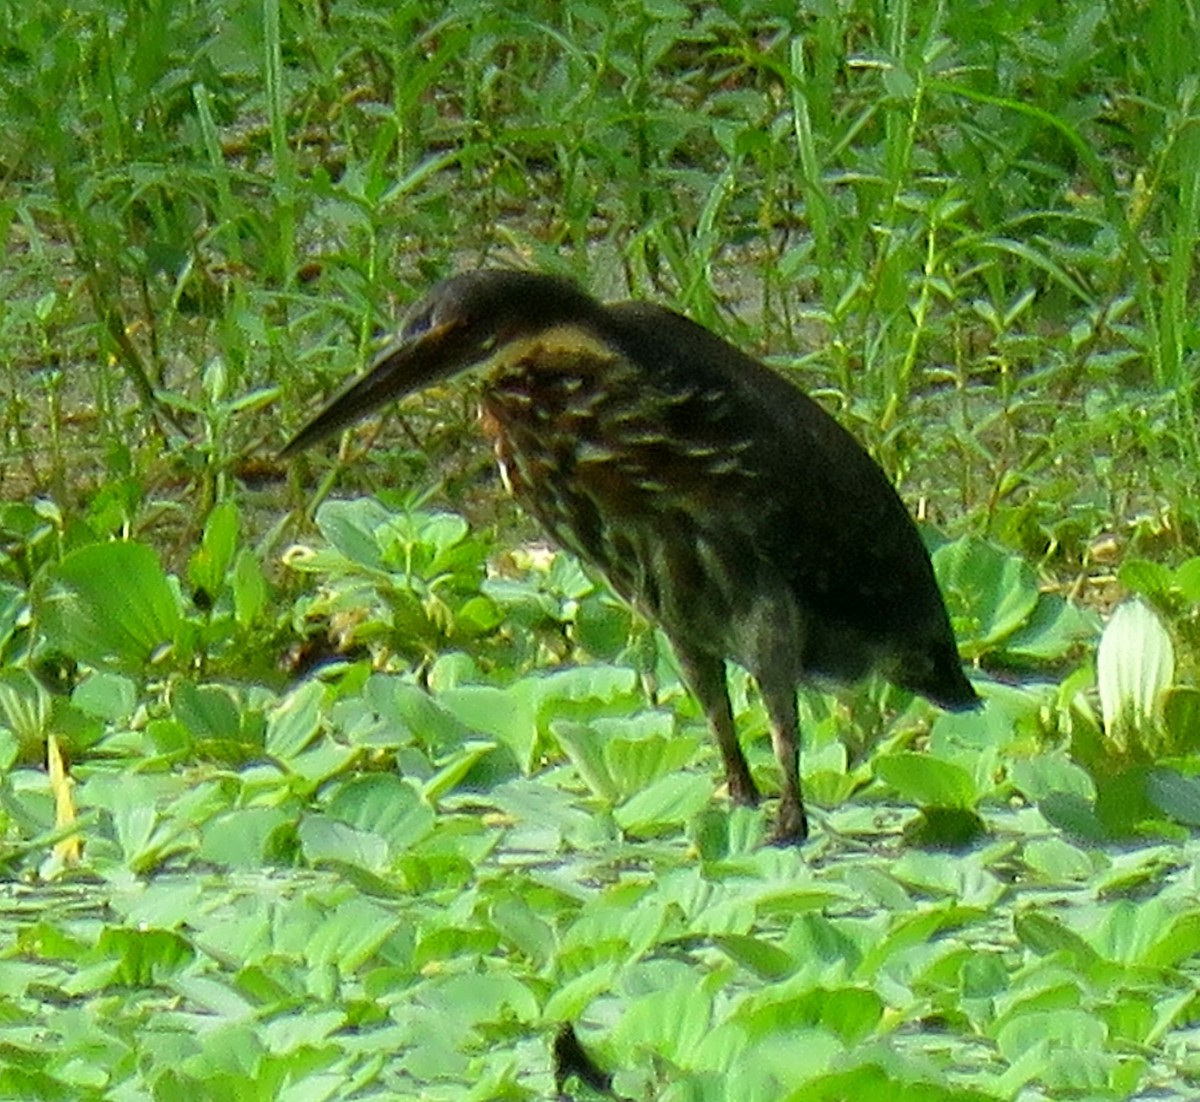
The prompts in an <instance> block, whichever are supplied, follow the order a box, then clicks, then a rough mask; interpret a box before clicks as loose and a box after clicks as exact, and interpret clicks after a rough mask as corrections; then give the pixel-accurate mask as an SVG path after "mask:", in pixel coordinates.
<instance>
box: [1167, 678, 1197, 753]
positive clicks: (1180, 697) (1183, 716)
mask: <svg viewBox="0 0 1200 1102" xmlns="http://www.w3.org/2000/svg"><path fill="white" fill-rule="evenodd" d="M1162 720H1163V731H1164V732H1165V734H1166V739H1167V742H1166V749H1167V751H1168V753H1171V754H1179V755H1186V754H1195V753H1196V752H1197V751H1200V689H1196V688H1193V687H1192V686H1190V685H1173V686H1172V687H1171V688H1169V689H1168V690H1167V691H1166V693H1165V694H1164V695H1163V697H1162Z"/></svg>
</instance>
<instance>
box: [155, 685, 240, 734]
mask: <svg viewBox="0 0 1200 1102" xmlns="http://www.w3.org/2000/svg"><path fill="white" fill-rule="evenodd" d="M172 704H173V705H174V709H173V710H174V712H175V716H176V718H178V719H179V721H180V722H181V723H182V724H183V725H184V726H185V727H186V728H187V729H188V731H189V732H190V733H191V735H192V737H193V738H196V739H230V740H236V739H237V738H238V737H239V735H240V734H241V729H242V722H241V713H240V711H239V709H238V704H237V701H235V700H234V699H233V696H232V695H231V694H230V692H229V690H228V689H225V688H224V687H222V686H219V685H198V684H196V683H195V682H193V681H180V682H178V683H177V684H176V685H175V690H174V693H173V694H172Z"/></svg>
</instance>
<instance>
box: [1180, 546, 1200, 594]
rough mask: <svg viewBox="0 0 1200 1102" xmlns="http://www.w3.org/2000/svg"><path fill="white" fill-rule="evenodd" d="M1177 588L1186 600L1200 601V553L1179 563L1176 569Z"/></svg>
mask: <svg viewBox="0 0 1200 1102" xmlns="http://www.w3.org/2000/svg"><path fill="white" fill-rule="evenodd" d="M1175 588H1176V589H1178V590H1179V592H1180V593H1181V594H1182V595H1183V598H1184V600H1187V601H1192V602H1194V603H1200V555H1197V556H1195V557H1194V558H1190V559H1188V560H1187V561H1186V562H1183V563H1181V564H1180V565H1179V569H1178V570H1176V571H1175Z"/></svg>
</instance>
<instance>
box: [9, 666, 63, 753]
mask: <svg viewBox="0 0 1200 1102" xmlns="http://www.w3.org/2000/svg"><path fill="white" fill-rule="evenodd" d="M50 715H51V701H50V694H49V693H48V692H46V690H45V689H44V688H43V687H42V685H41V682H39V681H38V680H37V678H36V677H34V676H33V674H31V673H29V671H28V670H20V669H15V668H12V667H9V668H6V669H0V725H3V726H5V727H7V728H8V729H9V730H10V731H11V732H12V733H13V734H14V735H15V736H16V738H17V741H18V742H19V743H20V745H21V746H22V747H23V748H24V750H25V752H26V753H30V752H36V750H37V748H39V747H43V746H44V745H45V742H46V736H47V735H48V734H49V733H50V727H49V724H50Z"/></svg>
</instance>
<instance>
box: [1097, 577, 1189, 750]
mask: <svg viewBox="0 0 1200 1102" xmlns="http://www.w3.org/2000/svg"><path fill="white" fill-rule="evenodd" d="M1174 676H1175V648H1174V647H1173V646H1172V644H1171V637H1170V636H1169V635H1168V634H1167V630H1166V628H1164V627H1163V625H1162V621H1161V620H1159V618H1158V617H1157V616H1156V615H1155V614H1154V613H1153V612H1152V611H1151V610H1150V608H1149V606H1147V605H1145V604H1143V603H1142V602H1141V601H1137V600H1134V601H1126V602H1125V603H1124V604H1122V605H1120V606H1119V607H1118V608H1117V610H1116V611H1115V612H1114V613H1113V615H1112V619H1111V620H1109V622H1108V626H1107V627H1105V629H1104V634H1103V635H1101V636H1100V647H1099V650H1098V651H1097V654H1096V682H1097V687H1098V688H1099V690H1100V709H1101V713H1102V714H1103V717H1104V730H1105V732H1106V734H1107V735H1108V737H1109V738H1110V739H1111V740H1112V741H1113V743H1114V744H1115V745H1117V746H1118V747H1121V748H1124V747H1125V746H1126V745H1128V741H1129V736H1130V735H1133V734H1137V733H1140V732H1143V731H1145V730H1147V729H1148V727H1149V725H1150V723H1151V721H1152V720H1153V718H1154V715H1155V709H1156V708H1157V706H1158V698H1159V694H1161V693H1162V692H1163V690H1165V689H1166V688H1167V686H1169V685H1170V684H1171V681H1172V679H1173V678H1174Z"/></svg>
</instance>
